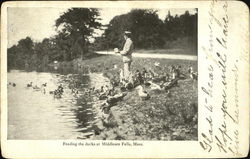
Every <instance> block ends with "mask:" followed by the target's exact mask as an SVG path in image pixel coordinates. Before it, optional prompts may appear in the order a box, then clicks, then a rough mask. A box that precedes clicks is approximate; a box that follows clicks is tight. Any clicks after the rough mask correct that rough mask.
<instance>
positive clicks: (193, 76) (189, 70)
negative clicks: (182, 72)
mask: <svg viewBox="0 0 250 159" xmlns="http://www.w3.org/2000/svg"><path fill="white" fill-rule="evenodd" d="M188 72H189V75H190V78H191V79H192V80H195V81H197V79H198V73H197V72H194V71H193V67H192V66H189V68H188Z"/></svg>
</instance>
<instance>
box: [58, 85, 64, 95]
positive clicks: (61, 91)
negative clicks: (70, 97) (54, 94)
mask: <svg viewBox="0 0 250 159" xmlns="http://www.w3.org/2000/svg"><path fill="white" fill-rule="evenodd" d="M57 90H58V91H59V92H60V93H63V86H62V84H60V85H59V86H58V88H57Z"/></svg>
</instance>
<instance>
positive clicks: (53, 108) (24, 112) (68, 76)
mask: <svg viewBox="0 0 250 159" xmlns="http://www.w3.org/2000/svg"><path fill="white" fill-rule="evenodd" d="M87 73H88V72H86V70H84V69H72V68H70V67H67V68H63V69H62V68H58V69H56V70H55V69H53V68H51V67H47V68H43V70H36V71H34V70H31V69H30V70H25V71H20V70H11V71H9V72H8V77H7V78H8V83H9V82H14V83H16V87H13V86H8V139H40V140H42V139H86V138H89V137H90V136H91V135H92V134H93V133H92V123H93V122H94V119H95V113H94V112H93V110H92V104H93V101H92V97H91V96H90V95H87V94H86V93H85V91H84V90H85V89H88V88H90V87H92V86H93V81H92V82H91V80H92V79H91V76H88V75H87ZM92 76H93V75H92ZM30 82H33V85H37V86H38V87H40V86H41V85H42V84H43V83H47V86H46V88H45V89H46V91H45V92H43V91H41V90H39V89H38V90H34V89H33V88H32V87H30V88H27V84H28V83H30ZM94 83H95V82H94ZM60 84H62V87H63V88H64V92H63V94H62V96H61V98H55V97H54V96H53V95H52V94H50V93H49V92H50V91H53V90H55V89H56V88H57V87H58V86H59V85H60Z"/></svg>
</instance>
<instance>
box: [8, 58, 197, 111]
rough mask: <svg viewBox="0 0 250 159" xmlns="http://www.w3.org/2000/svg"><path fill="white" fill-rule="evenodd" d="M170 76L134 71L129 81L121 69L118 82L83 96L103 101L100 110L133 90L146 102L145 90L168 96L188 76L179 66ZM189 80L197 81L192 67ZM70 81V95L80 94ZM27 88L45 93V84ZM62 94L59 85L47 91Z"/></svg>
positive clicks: (10, 84) (90, 90)
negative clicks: (164, 92)
mask: <svg viewBox="0 0 250 159" xmlns="http://www.w3.org/2000/svg"><path fill="white" fill-rule="evenodd" d="M155 66H156V67H160V66H159V63H155ZM170 73H171V74H168V73H166V74H163V75H158V74H156V73H154V72H153V71H152V70H146V69H145V68H143V69H142V71H139V70H136V71H135V72H134V73H133V74H131V76H130V78H129V80H125V79H124V76H123V71H122V69H121V70H120V77H119V79H118V80H115V79H114V78H113V79H110V84H111V87H110V86H107V85H105V86H101V88H99V89H95V87H91V88H86V87H85V88H84V89H83V92H84V94H82V95H84V96H91V95H93V96H95V97H97V98H98V99H99V100H105V102H104V104H103V106H102V109H106V110H109V109H110V107H111V106H112V105H114V104H115V103H117V102H118V101H120V100H122V99H123V97H125V96H126V95H127V92H128V91H131V90H132V89H135V90H136V91H137V92H138V96H139V97H140V98H141V99H142V100H147V99H149V98H150V94H149V93H148V92H147V91H146V89H147V90H158V91H166V92H167V94H170V88H172V87H173V86H176V85H178V80H180V79H187V78H188V76H187V75H186V74H184V73H182V72H181V66H171V71H170ZM188 74H189V78H191V79H192V80H197V77H198V75H197V72H194V71H193V67H191V66H189V68H188ZM68 81H70V84H69V89H71V93H72V94H74V95H78V94H80V93H79V92H78V89H79V87H80V85H81V84H80V83H78V82H76V81H75V80H68ZM8 85H9V86H12V87H16V84H15V83H13V82H9V84H8ZM26 87H27V88H33V90H35V91H42V92H43V93H44V94H45V93H46V87H47V83H43V84H42V85H41V86H40V87H39V86H37V85H34V84H33V82H30V83H28V84H27V86H26ZM63 93H64V87H63V86H62V84H60V85H59V86H58V87H57V88H56V89H55V90H53V91H49V94H51V95H53V96H54V97H55V98H61V97H62V94H63Z"/></svg>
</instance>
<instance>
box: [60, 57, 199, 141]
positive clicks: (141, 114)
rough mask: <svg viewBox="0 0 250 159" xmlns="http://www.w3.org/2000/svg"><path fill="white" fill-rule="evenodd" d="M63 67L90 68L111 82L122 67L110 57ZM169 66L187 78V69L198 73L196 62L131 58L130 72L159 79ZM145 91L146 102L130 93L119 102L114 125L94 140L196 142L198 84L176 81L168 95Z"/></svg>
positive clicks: (118, 59) (115, 111)
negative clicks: (150, 73)
mask: <svg viewBox="0 0 250 159" xmlns="http://www.w3.org/2000/svg"><path fill="white" fill-rule="evenodd" d="M155 62H159V63H160V67H156V66H155V65H154V64H155ZM64 64H65V65H66V64H67V65H72V66H74V67H76V66H78V67H85V66H89V68H90V69H91V71H92V72H102V73H103V74H104V75H105V76H107V77H108V78H109V79H111V80H113V79H117V78H119V69H121V68H122V67H123V63H122V59H121V57H120V56H112V55H103V56H99V57H94V58H91V59H86V60H79V59H78V60H74V61H72V62H70V63H64ZM171 65H175V66H177V65H178V66H181V69H180V70H181V72H182V73H183V74H186V75H187V77H189V76H188V73H187V69H188V66H192V67H193V68H194V71H197V61H188V60H167V59H145V58H134V59H133V63H132V72H135V71H136V70H140V71H141V70H142V68H146V69H147V70H152V71H153V72H154V73H155V74H158V75H162V74H164V73H166V72H169V67H170V66H171ZM169 73H170V72H169ZM146 90H147V89H146ZM147 91H148V92H149V94H150V96H151V97H150V99H149V100H145V101H144V100H141V99H140V97H139V96H138V93H137V91H136V90H135V89H133V90H132V91H129V92H128V94H127V95H126V96H125V97H124V99H123V100H122V101H119V102H118V103H117V104H116V105H115V106H113V107H111V113H112V118H111V119H110V120H111V121H113V123H112V122H111V123H112V124H109V125H108V126H106V128H105V130H104V131H102V132H101V133H100V134H98V135H96V136H95V139H102V140H105V139H109V140H116V139H129V140H197V112H198V93H197V81H193V80H191V79H189V78H188V79H185V80H179V82H178V85H177V86H175V87H173V88H171V89H170V90H169V92H166V91H150V90H149V89H148V90H147Z"/></svg>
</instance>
